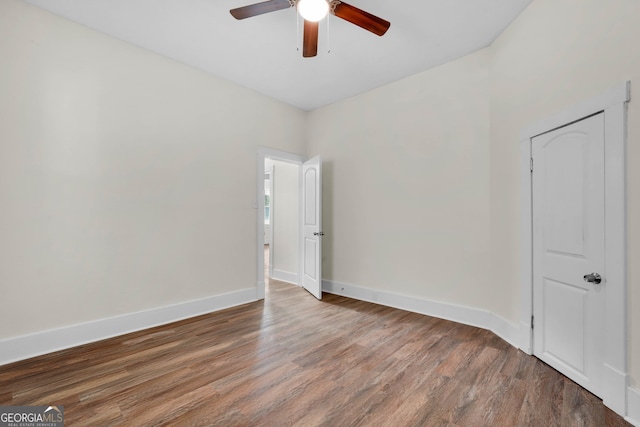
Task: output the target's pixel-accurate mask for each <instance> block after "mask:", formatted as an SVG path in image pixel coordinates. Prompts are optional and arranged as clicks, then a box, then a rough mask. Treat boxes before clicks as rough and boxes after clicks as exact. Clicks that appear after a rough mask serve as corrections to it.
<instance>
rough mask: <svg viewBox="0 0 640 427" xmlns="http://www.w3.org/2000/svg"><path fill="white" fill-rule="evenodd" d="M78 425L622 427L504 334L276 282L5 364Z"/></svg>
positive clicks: (10, 381)
mask: <svg viewBox="0 0 640 427" xmlns="http://www.w3.org/2000/svg"><path fill="white" fill-rule="evenodd" d="M0 405H64V410H65V418H66V425H68V426H76V425H79V426H106V425H127V426H147V425H149V426H158V425H171V426H196V425H203V426H204V425H207V426H289V425H296V426H315V425H322V426H356V425H362V426H431V425H443V426H445V425H446V426H622V425H628V424H626V423H625V422H624V420H623V419H622V418H621V417H619V416H618V415H616V414H615V413H613V412H612V411H610V410H608V409H607V408H605V407H604V406H603V404H602V402H601V401H600V400H599V399H598V398H596V397H595V396H593V395H592V394H590V393H589V392H587V391H585V390H584V389H582V388H581V387H579V386H577V385H576V384H575V383H573V382H572V381H570V380H569V379H567V378H565V377H564V376H562V375H560V374H559V373H557V372H556V371H554V370H553V369H551V368H550V367H548V366H546V365H545V364H543V363H542V362H540V361H538V360H537V359H535V358H533V357H530V356H527V355H525V354H524V353H522V352H520V351H518V350H517V349H515V348H513V347H511V346H510V345H509V344H507V343H506V342H504V341H503V340H501V339H500V338H498V337H497V336H495V335H494V334H493V333H491V332H488V331H485V330H482V329H477V328H473V327H470V326H465V325H460V324H456V323H453V322H448V321H445V320H441V319H436V318H432V317H428V316H423V315H419V314H415V313H410V312H406V311H401V310H396V309H392V308H388V307H383V306H379V305H374V304H370V303H366V302H361V301H356V300H351V299H348V298H343V297H340V296H336V295H330V294H325V295H324V300H323V301H317V300H316V299H315V298H314V297H313V296H311V295H309V294H308V293H307V292H306V291H304V290H302V289H300V288H298V287H296V286H292V285H287V284H284V283H282V282H277V281H274V280H271V281H270V283H269V284H268V290H267V298H266V300H265V301H260V302H256V303H251V304H246V305H243V306H240V307H235V308H231V309H228V310H224V311H220V312H217V313H213V314H209V315H205V316H200V317H197V318H193V319H189V320H185V321H181V322H178V323H174V324H171V325H166V326H162V327H158V328H154V329H150V330H147V331H142V332H137V333H132V334H129V335H126V336H122V337H118V338H113V339H109V340H106V341H102V342H99V343H94V344H89V345H85V346H81V347H77V348H73V349H70V350H66V351H61V352H58V353H54V354H50V355H46V356H42V357H38V358H34V359H31V360H26V361H22V362H18V363H14V364H12V365H6V366H2V367H0Z"/></svg>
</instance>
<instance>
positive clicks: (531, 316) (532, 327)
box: [531, 315, 533, 329]
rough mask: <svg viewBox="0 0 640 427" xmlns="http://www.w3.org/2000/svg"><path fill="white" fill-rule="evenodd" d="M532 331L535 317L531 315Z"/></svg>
mask: <svg viewBox="0 0 640 427" xmlns="http://www.w3.org/2000/svg"><path fill="white" fill-rule="evenodd" d="M531 329H533V315H531Z"/></svg>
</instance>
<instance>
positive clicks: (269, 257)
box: [256, 147, 305, 299]
mask: <svg viewBox="0 0 640 427" xmlns="http://www.w3.org/2000/svg"><path fill="white" fill-rule="evenodd" d="M304 161H305V158H304V157H303V156H300V155H297V154H293V153H288V152H286V151H280V150H274V149H271V148H266V147H262V148H259V149H258V161H257V166H258V167H257V169H258V170H257V178H258V179H257V196H258V197H257V204H256V208H257V209H258V215H256V219H257V224H256V225H257V245H256V246H257V248H256V257H257V268H256V276H257V277H256V283H257V284H256V294H257V295H256V297H257V299H264V297H265V294H266V289H265V287H266V285H267V284H268V281H269V279H270V278H271V279H273V280H279V281H284V282H287V283H291V284H294V285H297V286H300V283H301V282H300V273H299V272H300V271H301V269H300V265H301V260H300V256H299V253H300V248H299V240H300V239H299V235H300V234H299V233H300V229H301V220H300V219H301V207H300V205H301V203H300V202H299V200H300V197H301V193H302V188H301V185H300V182H301V169H302V164H303V163H304Z"/></svg>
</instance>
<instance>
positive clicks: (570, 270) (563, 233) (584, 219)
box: [531, 114, 606, 395]
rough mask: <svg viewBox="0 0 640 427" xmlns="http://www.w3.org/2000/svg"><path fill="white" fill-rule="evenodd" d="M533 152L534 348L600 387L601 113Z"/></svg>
mask: <svg viewBox="0 0 640 427" xmlns="http://www.w3.org/2000/svg"><path fill="white" fill-rule="evenodd" d="M531 152H532V158H533V163H532V164H533V172H532V173H533V176H532V183H533V304H534V307H533V313H534V319H533V323H534V330H533V335H534V354H535V355H536V356H537V357H538V358H540V359H541V360H542V361H544V362H545V363H547V364H549V365H550V366H552V367H553V368H555V369H557V370H558V371H560V372H562V373H563V374H565V375H566V376H567V377H569V378H571V379H572V380H574V381H575V382H577V383H578V384H580V385H582V386H583V387H585V388H586V389H587V390H589V391H591V392H592V393H594V394H596V395H599V394H601V393H602V381H603V380H602V378H603V363H604V320H605V316H604V312H605V298H604V297H605V287H606V271H604V265H605V263H604V256H605V252H604V251H605V249H604V244H605V231H604V117H603V114H598V115H595V116H592V117H589V118H586V119H584V120H581V121H579V122H576V123H573V124H571V125H567V126H565V127H562V128H559V129H557V130H554V131H552V132H549V133H546V134H543V135H541V136H538V137H536V138H534V139H533V140H532V146H531ZM598 277H601V278H600V279H598Z"/></svg>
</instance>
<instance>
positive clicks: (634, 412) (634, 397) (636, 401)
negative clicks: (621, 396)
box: [625, 387, 640, 427]
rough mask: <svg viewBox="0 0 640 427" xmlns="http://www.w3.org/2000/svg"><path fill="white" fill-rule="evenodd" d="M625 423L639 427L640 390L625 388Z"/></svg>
mask: <svg viewBox="0 0 640 427" xmlns="http://www.w3.org/2000/svg"><path fill="white" fill-rule="evenodd" d="M625 420H627V422H629V423H631V424H633V425H634V426H636V427H640V389H637V388H632V387H627V417H626V418H625Z"/></svg>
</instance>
